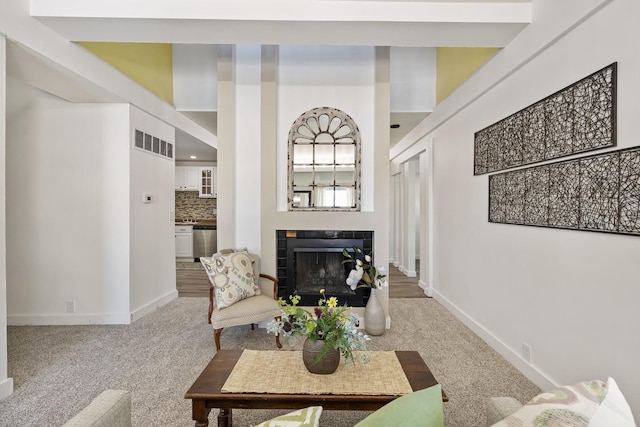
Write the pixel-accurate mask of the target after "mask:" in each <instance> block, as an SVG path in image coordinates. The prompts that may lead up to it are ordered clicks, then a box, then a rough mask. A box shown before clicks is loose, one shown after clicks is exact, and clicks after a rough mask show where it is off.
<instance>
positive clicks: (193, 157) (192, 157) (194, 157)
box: [189, 156, 197, 159]
mask: <svg viewBox="0 0 640 427" xmlns="http://www.w3.org/2000/svg"><path fill="white" fill-rule="evenodd" d="M189 158H190V159H197V157H196V156H189Z"/></svg>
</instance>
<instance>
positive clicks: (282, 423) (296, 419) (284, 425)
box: [255, 406, 322, 427]
mask: <svg viewBox="0 0 640 427" xmlns="http://www.w3.org/2000/svg"><path fill="white" fill-rule="evenodd" d="M321 414H322V406H310V407H308V408H304V409H298V410H297V411H293V412H290V413H288V414H286V415H281V416H279V417H277V418H273V419H271V420H269V421H265V422H263V423H261V424H258V425H257V426H255V427H318V425H319V424H320V415H321Z"/></svg>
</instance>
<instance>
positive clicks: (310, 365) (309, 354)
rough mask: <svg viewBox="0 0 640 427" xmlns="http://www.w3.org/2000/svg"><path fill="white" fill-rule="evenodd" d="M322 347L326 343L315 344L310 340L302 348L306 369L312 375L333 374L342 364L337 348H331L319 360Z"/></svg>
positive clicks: (320, 341) (319, 341)
mask: <svg viewBox="0 0 640 427" xmlns="http://www.w3.org/2000/svg"><path fill="white" fill-rule="evenodd" d="M322 347H324V341H322V340H318V341H316V342H313V341H311V340H310V339H309V338H307V339H306V340H305V341H304V345H303V346H302V361H303V362H304V366H305V368H307V370H308V371H309V372H311V373H312V374H321V375H327V374H332V373H334V372H335V371H336V369H338V365H339V364H340V352H339V351H338V350H336V349H335V348H330V349H329V351H327V353H326V354H325V355H324V356H323V357H322V359H320V360H317V359H318V355H320V352H321V351H322Z"/></svg>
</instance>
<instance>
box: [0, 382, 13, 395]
mask: <svg viewBox="0 0 640 427" xmlns="http://www.w3.org/2000/svg"><path fill="white" fill-rule="evenodd" d="M11 394H13V378H7V379H6V380H3V381H0V400H2V399H4V398H5V397H9V396H10V395H11Z"/></svg>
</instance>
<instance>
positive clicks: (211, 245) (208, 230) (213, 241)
mask: <svg viewBox="0 0 640 427" xmlns="http://www.w3.org/2000/svg"><path fill="white" fill-rule="evenodd" d="M216 252H218V227H217V226H216V225H199V224H194V225H193V258H195V259H198V258H200V257H210V256H211V255H213V254H214V253H216Z"/></svg>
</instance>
